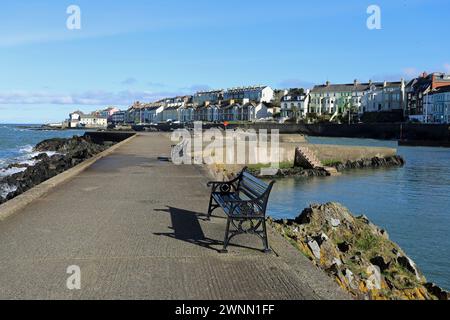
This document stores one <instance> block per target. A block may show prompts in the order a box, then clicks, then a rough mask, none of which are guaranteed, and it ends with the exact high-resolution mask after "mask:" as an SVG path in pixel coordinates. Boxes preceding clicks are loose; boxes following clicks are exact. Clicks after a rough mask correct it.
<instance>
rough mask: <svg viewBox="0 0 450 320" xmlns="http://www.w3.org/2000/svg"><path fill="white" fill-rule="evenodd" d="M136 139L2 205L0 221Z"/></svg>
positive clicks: (96, 156)
mask: <svg viewBox="0 0 450 320" xmlns="http://www.w3.org/2000/svg"><path fill="white" fill-rule="evenodd" d="M134 137H135V136H131V137H130V138H127V139H125V140H124V141H121V142H119V143H116V144H115V145H114V146H112V147H111V148H108V149H107V150H105V151H103V152H101V153H99V154H97V155H95V156H94V157H92V158H90V159H88V160H86V161H83V162H82V163H80V164H79V165H77V166H75V167H73V168H70V169H69V170H66V171H64V172H63V173H61V174H58V175H57V176H55V177H53V178H51V179H48V180H47V181H44V182H43V183H41V184H39V185H37V186H35V187H34V188H31V189H30V190H28V191H26V192H24V193H22V194H21V195H19V196H17V197H15V198H14V199H11V200H9V201H8V202H5V203H3V204H2V205H0V221H2V220H5V219H6V218H8V217H9V216H10V215H12V214H14V213H16V212H18V211H20V210H21V209H23V208H25V207H26V206H27V205H28V204H30V203H31V202H33V201H34V200H37V199H40V198H41V197H43V196H44V195H45V194H46V193H48V192H49V191H50V190H52V189H53V188H55V187H57V186H58V185H60V184H62V183H64V182H66V181H68V180H70V179H72V178H73V177H75V176H76V175H78V174H79V173H81V172H83V171H84V170H86V169H87V168H89V167H90V166H91V165H92V164H94V163H95V162H97V161H98V160H100V159H101V158H103V157H106V156H107V155H109V154H111V153H113V152H114V151H115V150H116V149H117V148H120V146H121V145H123V144H125V143H128V141H130V140H131V139H133V138H134Z"/></svg>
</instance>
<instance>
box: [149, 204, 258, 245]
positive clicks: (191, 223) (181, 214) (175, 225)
mask: <svg viewBox="0 0 450 320" xmlns="http://www.w3.org/2000/svg"><path fill="white" fill-rule="evenodd" d="M155 211H157V212H166V213H169V214H170V218H171V221H172V226H171V227H169V228H170V229H172V230H173V232H169V233H154V235H156V236H164V237H169V238H172V239H177V240H180V241H184V242H188V243H190V244H195V245H198V246H200V247H203V248H207V249H210V250H214V251H216V252H220V250H221V249H222V246H223V241H220V240H215V239H210V238H208V237H206V236H205V234H204V232H203V230H202V227H201V225H200V222H199V220H206V216H205V215H204V214H202V213H198V212H193V211H189V210H184V209H179V208H173V207H167V209H156V210H155ZM224 233H225V225H224ZM214 246H216V247H217V248H215V247H214ZM230 246H232V247H237V248H246V249H253V250H255V248H251V247H247V246H242V245H237V244H230Z"/></svg>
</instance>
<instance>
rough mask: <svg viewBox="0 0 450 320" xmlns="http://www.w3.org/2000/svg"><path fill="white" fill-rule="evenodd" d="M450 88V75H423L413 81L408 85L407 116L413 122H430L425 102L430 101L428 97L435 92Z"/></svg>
mask: <svg viewBox="0 0 450 320" xmlns="http://www.w3.org/2000/svg"><path fill="white" fill-rule="evenodd" d="M447 86H450V75H447V74H445V73H440V72H435V73H432V74H427V73H425V72H424V73H423V74H422V75H421V76H420V77H418V78H415V79H412V80H411V81H410V82H409V83H408V84H407V85H406V94H407V99H408V100H407V106H406V110H405V114H406V115H407V116H409V118H410V119H411V120H416V121H419V122H425V123H427V122H429V120H430V119H429V117H428V114H427V112H428V108H426V107H425V103H424V102H425V101H429V100H428V99H427V98H426V96H427V95H428V94H430V93H431V92H432V91H433V90H436V89H439V88H441V87H447Z"/></svg>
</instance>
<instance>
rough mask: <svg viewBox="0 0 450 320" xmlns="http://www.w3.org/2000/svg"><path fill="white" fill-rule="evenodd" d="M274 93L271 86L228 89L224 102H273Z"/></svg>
mask: <svg viewBox="0 0 450 320" xmlns="http://www.w3.org/2000/svg"><path fill="white" fill-rule="evenodd" d="M274 94H275V93H274V91H273V89H272V88H271V87H269V86H253V87H238V88H231V89H228V90H227V91H226V92H225V93H224V100H235V101H236V100H244V99H248V100H249V101H255V102H258V103H259V102H271V101H272V100H273V98H274Z"/></svg>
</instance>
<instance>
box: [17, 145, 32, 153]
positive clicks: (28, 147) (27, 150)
mask: <svg viewBox="0 0 450 320" xmlns="http://www.w3.org/2000/svg"><path fill="white" fill-rule="evenodd" d="M33 149H34V147H33V146H32V145H26V146H22V147H20V148H19V152H20V153H32V152H33Z"/></svg>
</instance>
